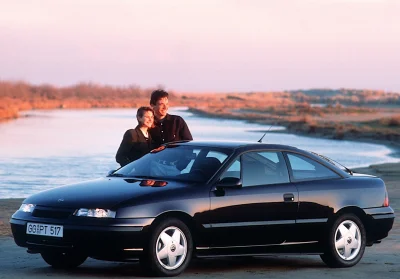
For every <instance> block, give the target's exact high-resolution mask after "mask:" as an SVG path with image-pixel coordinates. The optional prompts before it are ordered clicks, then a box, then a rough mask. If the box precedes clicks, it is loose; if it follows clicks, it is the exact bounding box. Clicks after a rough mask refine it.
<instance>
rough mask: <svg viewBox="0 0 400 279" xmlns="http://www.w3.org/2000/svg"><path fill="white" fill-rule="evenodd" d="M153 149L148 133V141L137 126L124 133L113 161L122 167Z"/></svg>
mask: <svg viewBox="0 0 400 279" xmlns="http://www.w3.org/2000/svg"><path fill="white" fill-rule="evenodd" d="M154 147H155V146H154V143H153V141H152V137H151V135H150V133H149V138H148V140H146V138H145V137H144V135H143V133H142V131H140V128H139V126H136V128H135V129H129V130H127V131H126V132H125V134H124V137H123V139H122V142H121V144H120V146H119V148H118V151H117V155H116V156H115V159H116V160H117V162H118V163H119V164H120V165H121V167H123V166H125V165H126V164H129V163H130V162H132V161H135V160H137V159H139V158H140V157H142V156H143V155H145V154H147V153H149V152H150V151H151V150H152V149H153V148H154Z"/></svg>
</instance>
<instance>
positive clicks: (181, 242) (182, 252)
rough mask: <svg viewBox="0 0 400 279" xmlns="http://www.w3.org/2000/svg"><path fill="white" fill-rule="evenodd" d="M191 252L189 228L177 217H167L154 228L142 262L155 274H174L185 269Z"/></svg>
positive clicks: (191, 244) (191, 243) (191, 242)
mask: <svg viewBox="0 0 400 279" xmlns="http://www.w3.org/2000/svg"><path fill="white" fill-rule="evenodd" d="M192 252H193V240H192V235H191V233H190V230H189V228H188V227H187V226H186V225H185V223H183V222H182V221H181V220H179V219H175V218H168V219H165V220H163V221H161V222H160V223H159V224H158V225H156V227H155V228H154V230H153V232H152V234H151V237H150V241H149V243H148V249H147V254H146V255H145V258H144V259H142V264H143V266H144V267H148V268H150V269H151V271H152V272H154V273H155V274H156V275H159V276H176V275H179V274H180V273H182V272H183V271H184V270H185V269H186V267H187V266H188V264H189V262H190V259H191V257H192Z"/></svg>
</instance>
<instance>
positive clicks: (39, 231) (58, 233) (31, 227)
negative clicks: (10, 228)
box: [26, 223, 63, 237]
mask: <svg viewBox="0 0 400 279" xmlns="http://www.w3.org/2000/svg"><path fill="white" fill-rule="evenodd" d="M26 233H27V234H34V235H44V236H54V237H63V226H59V225H50V224H38V223H27V224H26Z"/></svg>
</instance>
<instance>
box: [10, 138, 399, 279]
mask: <svg viewBox="0 0 400 279" xmlns="http://www.w3.org/2000/svg"><path fill="white" fill-rule="evenodd" d="M394 218H395V215H394V211H393V210H392V208H391V207H390V206H389V200H388V194H387V191H386V186H385V184H384V182H383V181H382V180H381V179H380V178H377V177H374V176H370V175H364V174H357V173H353V172H352V171H351V170H349V169H347V168H345V167H341V166H340V165H338V164H337V163H335V162H334V161H332V160H330V159H328V158H326V157H324V156H320V155H318V154H315V153H312V152H307V151H304V150H300V149H298V148H295V147H290V146H285V145H275V144H263V143H248V142H247V143H245V142H211V141H207V142H196V141H191V142H176V143H171V144H168V145H163V146H162V147H160V148H158V149H155V150H153V151H151V152H150V153H149V154H147V155H145V156H144V157H142V158H141V159H139V160H137V161H134V162H132V163H130V164H128V165H126V166H125V167H123V168H120V169H118V170H117V171H114V172H111V174H109V175H108V176H107V177H104V178H100V179H96V180H92V181H88V182H83V183H78V184H74V185H67V186H62V187H58V188H54V189H51V190H47V191H44V192H41V193H38V194H35V195H33V196H31V197H29V198H27V199H25V200H24V202H23V204H22V205H21V208H20V209H19V210H18V211H17V212H15V214H14V215H13V216H12V218H11V220H10V222H11V227H12V232H13V235H14V239H15V242H16V243H17V244H18V245H19V246H22V247H26V248H27V249H28V252H30V253H40V254H41V256H42V257H43V259H44V260H45V261H46V262H47V263H48V264H49V265H51V266H53V267H56V268H72V267H77V266H79V265H80V264H82V263H83V262H84V261H85V260H86V258H87V257H91V258H95V259H100V260H110V261H129V260H137V259H139V261H140V263H141V264H142V265H143V267H144V268H146V269H148V270H150V271H152V272H153V273H155V274H157V275H161V276H174V275H178V274H180V273H181V272H182V271H184V269H185V268H186V267H187V266H188V264H189V262H190V260H191V258H192V257H198V258H201V257H215V256H226V255H253V256H254V255H263V254H267V253H268V254H269V253H307V254H316V255H320V256H321V258H322V260H323V261H324V262H325V263H326V264H327V265H328V266H331V267H350V266H353V265H355V264H356V263H357V262H358V261H360V259H361V257H362V256H363V254H364V250H365V247H366V246H372V244H374V243H379V242H380V240H381V239H383V238H385V237H386V236H387V235H388V233H389V231H390V230H391V228H392V225H393V221H394Z"/></svg>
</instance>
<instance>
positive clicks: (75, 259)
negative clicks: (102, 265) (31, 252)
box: [40, 252, 87, 269]
mask: <svg viewBox="0 0 400 279" xmlns="http://www.w3.org/2000/svg"><path fill="white" fill-rule="evenodd" d="M40 254H41V256H42V258H43V260H44V261H45V262H46V263H48V264H49V265H51V266H52V267H54V268H60V269H69V268H75V267H78V266H80V265H81V264H83V263H84V262H85V261H86V259H87V256H86V255H83V254H80V253H77V252H67V253H59V252H42V253H40Z"/></svg>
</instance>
